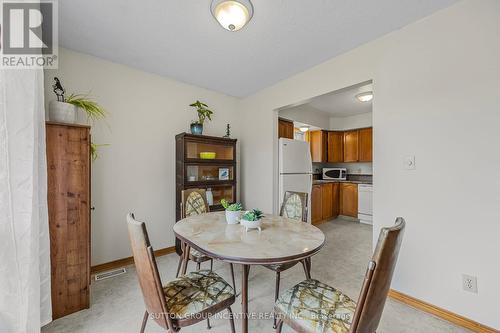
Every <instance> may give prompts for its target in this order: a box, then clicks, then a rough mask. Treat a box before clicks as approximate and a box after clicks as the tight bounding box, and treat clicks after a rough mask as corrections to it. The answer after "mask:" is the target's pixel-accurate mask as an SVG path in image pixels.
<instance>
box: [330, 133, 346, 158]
mask: <svg viewBox="0 0 500 333" xmlns="http://www.w3.org/2000/svg"><path fill="white" fill-rule="evenodd" d="M343 161H344V132H328V162H343Z"/></svg>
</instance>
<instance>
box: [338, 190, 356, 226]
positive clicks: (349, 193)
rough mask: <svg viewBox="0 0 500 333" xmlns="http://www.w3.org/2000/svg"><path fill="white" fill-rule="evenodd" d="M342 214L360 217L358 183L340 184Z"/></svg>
mask: <svg viewBox="0 0 500 333" xmlns="http://www.w3.org/2000/svg"><path fill="white" fill-rule="evenodd" d="M340 214H341V215H345V216H350V217H354V218H357V217H358V185H357V184H352V183H341V184H340Z"/></svg>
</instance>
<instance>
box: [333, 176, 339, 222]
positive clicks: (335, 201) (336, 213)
mask: <svg viewBox="0 0 500 333" xmlns="http://www.w3.org/2000/svg"><path fill="white" fill-rule="evenodd" d="M339 214H340V183H333V184H332V217H333V218H336V217H337V216H339Z"/></svg>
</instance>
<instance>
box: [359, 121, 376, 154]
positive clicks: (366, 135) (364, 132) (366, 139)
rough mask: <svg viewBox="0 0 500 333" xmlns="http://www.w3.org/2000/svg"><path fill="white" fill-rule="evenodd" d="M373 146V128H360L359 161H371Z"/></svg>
mask: <svg viewBox="0 0 500 333" xmlns="http://www.w3.org/2000/svg"><path fill="white" fill-rule="evenodd" d="M372 147H373V131H372V128H371V127H370V128H363V129H360V130H359V161H360V162H371V161H372V160H373V157H372V150H373V149H372Z"/></svg>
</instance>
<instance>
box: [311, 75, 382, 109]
mask: <svg viewBox="0 0 500 333" xmlns="http://www.w3.org/2000/svg"><path fill="white" fill-rule="evenodd" d="M366 91H373V87H372V84H371V83H369V84H363V85H357V86H354V87H349V88H346V89H342V90H338V91H334V92H331V93H328V94H325V95H321V96H318V97H314V98H312V99H311V100H310V101H309V102H308V103H306V104H307V105H309V106H312V107H313V108H314V109H316V110H319V111H322V112H326V113H329V114H330V116H332V117H349V116H354V115H357V114H362V113H368V112H372V101H370V102H360V101H359V100H358V99H357V98H356V95H357V94H359V93H362V92H366Z"/></svg>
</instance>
